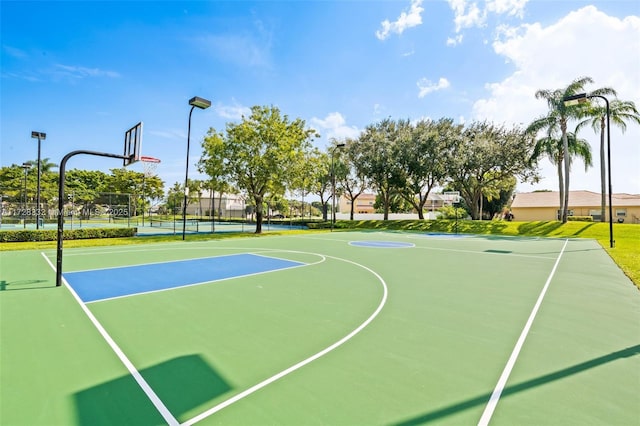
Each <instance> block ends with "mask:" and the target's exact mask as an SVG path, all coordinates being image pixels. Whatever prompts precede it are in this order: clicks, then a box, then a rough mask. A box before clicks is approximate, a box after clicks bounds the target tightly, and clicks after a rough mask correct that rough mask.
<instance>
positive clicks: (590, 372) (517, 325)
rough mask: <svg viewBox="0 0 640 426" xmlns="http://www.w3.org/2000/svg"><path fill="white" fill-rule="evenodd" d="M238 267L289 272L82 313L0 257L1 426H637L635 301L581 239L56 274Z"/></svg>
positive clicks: (267, 244) (101, 251) (149, 263)
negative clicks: (257, 264) (273, 266)
mask: <svg viewBox="0 0 640 426" xmlns="http://www.w3.org/2000/svg"><path fill="white" fill-rule="evenodd" d="M247 254H249V255H256V256H260V257H261V258H265V259H266V261H267V263H268V261H269V259H273V260H274V261H278V262H283V261H284V262H287V261H291V262H295V265H294V266H293V267H289V268H284V269H277V270H271V271H265V272H259V273H247V274H244V273H243V272H242V268H243V267H244V266H243V265H242V264H239V265H228V266H229V267H230V268H231V269H232V270H233V271H236V270H238V271H239V272H238V273H237V274H236V275H234V276H230V277H225V278H216V277H214V275H215V273H216V271H213V272H211V273H212V274H213V275H211V277H212V278H211V280H202V279H200V281H199V282H197V283H194V284H195V285H188V286H183V287H179V288H172V289H164V290H162V291H148V290H145V292H143V293H139V294H131V295H127V296H121V297H113V298H105V299H102V300H95V301H92V302H87V303H83V302H81V301H80V300H81V299H80V298H79V297H77V296H76V294H75V291H74V290H72V287H71V286H70V285H68V284H67V283H66V282H65V284H64V285H63V286H62V287H55V272H54V266H53V265H55V250H47V251H44V252H39V251H8V252H0V332H1V334H0V345H1V348H2V350H1V354H0V424H1V425H126V424H130V425H159V424H173V425H177V424H185V425H191V424H198V425H316V424H317V425H418V424H438V425H439V424H447V425H475V424H491V425H604V424H606V425H640V293H639V292H638V290H637V288H636V287H635V286H634V285H633V284H632V283H631V282H630V280H629V279H628V278H627V277H625V276H624V274H623V273H622V272H621V271H620V270H619V269H618V267H617V266H616V265H615V264H614V263H613V261H612V260H611V259H610V258H609V256H608V255H607V254H606V252H605V251H604V250H603V249H602V247H601V246H600V245H598V243H597V242H595V241H593V240H579V239H571V240H566V239H538V238H513V237H487V236H464V237H462V236H460V237H457V236H454V235H428V234H419V233H402V232H333V233H328V232H325V233H311V232H310V233H308V234H296V235H290V236H286V235H284V236H265V237H261V238H236V239H228V240H217V241H203V242H190V241H186V242H179V243H165V244H142V245H135V246H111V247H96V248H81V249H65V251H64V263H63V272H64V274H66V275H67V276H68V277H71V276H72V275H75V274H72V273H75V272H81V271H98V274H97V275H98V276H100V275H101V274H102V273H101V272H100V271H104V274H105V276H107V275H106V274H108V273H109V274H110V273H112V272H113V271H114V270H115V269H113V268H122V267H126V266H136V265H138V266H139V265H144V268H147V269H144V268H131V269H124V270H117V271H125V273H128V271H131V274H139V275H135V279H133V281H132V284H130V286H131V287H132V288H133V290H135V288H136V286H137V285H138V284H137V283H145V284H148V283H153V282H155V281H160V280H161V278H162V280H163V281H167V280H169V281H171V280H172V279H173V278H172V277H173V275H171V274H173V273H175V280H176V282H178V281H180V280H184V279H187V281H188V277H189V275H190V274H192V273H193V272H194V271H193V269H194V267H193V266H189V265H195V264H198V265H200V264H201V263H194V262H196V260H197V262H205V264H206V262H208V259H212V260H211V262H213V261H214V260H215V259H218V260H220V259H219V258H220V256H229V257H228V258H223V259H225V260H226V259H234V258H235V257H234V256H230V255H247ZM238 258H239V259H242V257H238ZM246 258H247V259H251V256H247V257H246ZM180 260H184V261H185V262H176V263H169V262H175V261H180ZM186 261H193V262H186ZM167 265H170V269H171V272H170V273H167V272H164V273H162V272H153V271H161V270H162V269H161V268H162V267H166V266H167ZM173 265H175V267H174V266H173ZM181 265H182V266H181ZM245 266H248V265H245ZM181 268H183V269H181ZM198 268H200V267H198ZM233 268H236V269H233ZM173 269H175V271H173ZM214 269H215V268H214ZM136 271H138V272H136ZM140 271H146V272H144V273H142V272H140ZM149 271H151V272H149ZM196 272H199V273H202V272H203V270H199V271H196ZM234 273H235V272H234ZM196 275H197V274H196ZM78 276H80V277H83V276H85V275H84V274H78ZM86 276H95V275H89V274H87V275H86ZM195 279H196V278H194V280H195ZM69 283H70V284H71V285H75V284H73V283H72V280H71V279H69ZM85 283H86V281H85ZM88 284H90V285H93V281H90V282H88ZM96 285H98V284H96ZM99 285H109V284H108V283H107V284H105V283H101V284H99ZM127 286H129V284H127Z"/></svg>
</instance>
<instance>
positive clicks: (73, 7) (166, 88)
mask: <svg viewBox="0 0 640 426" xmlns="http://www.w3.org/2000/svg"><path fill="white" fill-rule="evenodd" d="M0 19H1V30H0V31H1V40H0V42H1V49H2V50H1V63H0V65H1V80H0V84H1V87H0V88H1V92H0V96H1V99H0V101H1V111H0V126H1V129H0V141H1V145H0V147H1V150H0V164H1V165H2V166H8V165H11V164H13V163H16V164H21V163H22V162H24V161H27V160H33V159H35V158H36V154H37V142H36V141H35V140H34V139H31V137H30V136H31V131H32V130H36V131H42V132H46V133H47V139H46V140H45V141H43V143H42V157H45V158H49V159H50V161H52V162H54V163H59V162H60V160H61V159H62V157H63V156H64V155H65V154H66V153H68V152H70V151H73V150H76V149H88V150H95V151H100V152H113V153H120V152H121V151H122V144H123V137H124V132H125V130H127V129H128V128H130V127H131V126H133V125H134V124H136V123H137V122H139V121H143V122H144V139H143V142H144V143H143V155H149V156H154V157H158V158H160V159H161V160H162V164H161V165H160V167H159V168H158V174H159V176H160V177H161V178H162V179H163V180H164V181H165V184H166V186H167V187H169V186H172V185H173V183H174V182H183V181H184V168H185V157H186V138H187V119H188V113H189V108H190V107H189V105H188V100H189V99H190V98H191V97H193V96H200V97H204V98H207V99H210V100H211V101H212V107H211V108H209V109H207V110H205V111H200V110H196V111H194V113H193V118H192V129H191V132H192V133H191V153H190V159H191V161H190V167H189V169H190V178H203V176H202V175H199V174H198V173H197V171H196V168H195V163H196V162H197V160H198V159H199V157H200V153H201V149H200V142H201V140H202V137H203V136H204V135H205V133H206V131H207V129H208V128H209V127H214V128H216V129H223V128H224V126H225V123H227V122H229V121H235V120H238V119H239V118H240V116H241V114H243V113H245V114H246V113H247V111H248V109H249V107H251V106H252V105H276V106H278V107H279V108H280V109H281V111H282V112H283V113H284V114H287V115H289V116H290V117H292V118H295V117H300V118H302V119H304V120H306V123H307V125H308V126H309V127H312V128H314V129H316V130H318V131H319V133H320V134H321V135H322V137H321V138H319V139H317V140H315V141H314V143H315V144H316V145H318V146H319V147H321V148H322V147H326V146H327V145H328V140H329V138H331V137H336V138H341V137H355V136H357V135H358V133H359V131H360V130H362V129H363V128H364V127H365V126H367V125H368V124H371V123H374V122H376V121H379V120H381V119H383V118H386V117H392V118H410V119H413V120H418V119H420V118H432V119H438V118H441V117H451V118H453V119H455V120H456V121H457V122H466V123H468V122H470V121H472V120H483V119H488V120H491V121H494V122H497V123H507V124H510V123H523V124H527V123H529V122H530V121H532V120H533V119H535V118H536V117H538V116H539V115H541V114H544V113H545V112H546V105H545V103H544V102H543V101H540V100H536V99H535V97H534V93H535V91H536V90H538V89H556V88H560V87H564V86H565V85H566V84H568V83H569V82H570V81H571V80H573V79H574V78H577V77H581V76H590V77H592V78H593V79H594V80H595V84H594V85H593V86H592V87H591V88H596V87H602V86H611V87H613V88H615V89H616V90H617V91H618V95H619V97H620V98H621V99H624V100H631V101H634V102H635V103H636V105H638V106H640V5H639V3H638V2H636V1H633V0H606V1H592V2H589V1H555V0H554V1H552V0H488V1H466V0H449V1H444V0H442V1H426V0H422V1H420V0H406V1H405V0H397V1H356V0H353V1H280V2H276V1H266V0H265V1H257V2H252V1H225V2H221V1H211V2H209V1H180V2H172V1H122V2H118V1H75V2H63V1H45V2H36V1H6V0H2V1H1V2H0ZM638 127H639V126H630V127H629V128H628V129H627V131H626V133H624V134H622V133H621V132H620V131H619V130H618V129H613V130H612V133H611V139H612V164H613V167H612V174H613V189H614V192H629V193H640V172H639V171H638V170H639V168H640V129H639V128H638ZM581 136H582V137H584V138H585V139H587V140H588V141H589V142H591V143H592V145H593V151H594V166H595V167H594V168H592V169H590V170H589V171H588V172H585V171H584V166H583V165H582V164H581V163H580V162H577V163H575V164H574V166H573V171H574V172H573V174H572V185H571V186H572V189H585V190H591V191H595V192H598V191H599V187H600V184H599V171H598V170H599V159H598V143H599V138H598V137H597V136H596V135H595V134H594V133H593V132H592V131H591V130H585V131H584V132H583V133H581ZM120 166H121V162H119V161H118V160H114V159H106V158H98V157H87V156H78V157H74V158H73V159H72V160H70V162H69V163H68V165H67V167H68V169H72V168H87V169H99V170H104V171H108V170H109V169H111V168H118V167H120ZM132 167H133V169H134V170H137V171H142V167H141V166H140V165H134V166H132ZM541 171H542V174H543V176H544V177H545V178H544V179H543V180H542V181H541V182H539V183H537V184H535V185H528V184H519V186H518V190H519V191H530V190H533V189H551V190H557V186H558V185H557V177H556V174H555V167H553V166H551V165H550V164H548V162H546V161H545V162H543V163H542V169H541Z"/></svg>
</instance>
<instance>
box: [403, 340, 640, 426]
mask: <svg viewBox="0 0 640 426" xmlns="http://www.w3.org/2000/svg"><path fill="white" fill-rule="evenodd" d="M635 355H640V345H636V346H631V347H628V348H626V349H623V350H620V351H616V352H612V353H610V354H608V355H604V356H601V357H598V358H594V359H591V360H589V361H586V362H582V363H580V364H576V365H574V366H572V367H568V368H564V369H562V370H558V371H555V372H553V373H550V374H546V375H544V376H540V377H538V378H535V379H531V380H527V381H526V382H522V383H517V384H515V385H511V386H507V387H506V388H505V389H504V390H503V391H502V396H501V398H504V397H506V396H509V395H512V394H515V393H518V392H522V391H524V390H527V389H530V388H533V387H536V386H541V385H544V384H546V383H549V382H553V381H555V380H560V379H563V378H565V377H567V376H571V375H573V374H578V373H581V372H583V371H585V370H589V369H591V368H595V367H598V366H600V365H603V364H606V363H608V362H612V361H615V360H617V359H620V358H629V357H632V356H635ZM490 397H491V392H489V393H486V394H484V395H480V396H477V397H475V398H471V399H467V400H466V401H462V402H459V403H456V404H453V405H449V406H448V407H444V408H441V409H439V410H435V411H431V412H428V413H425V414H423V415H421V416H417V417H414V418H412V419H408V420H405V421H402V422H399V423H395V424H394V425H395V426H412V425H421V424H425V423H429V422H432V421H435V420H438V419H440V418H442V417H446V416H450V415H452V414H455V413H457V412H460V411H464V410H468V409H470V408H473V407H476V406H479V405H485V404H487V402H488V401H489V398H490Z"/></svg>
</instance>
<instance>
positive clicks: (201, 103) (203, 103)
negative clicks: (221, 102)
mask: <svg viewBox="0 0 640 426" xmlns="http://www.w3.org/2000/svg"><path fill="white" fill-rule="evenodd" d="M189 105H191V110H190V111H189V127H188V130H187V166H186V167H185V176H184V205H183V206H182V240H183V241H184V236H185V233H186V232H187V194H188V192H187V191H188V189H187V185H188V183H189V142H190V139H191V114H192V113H193V109H194V108H196V107H197V108H200V109H207V108H209V107H210V106H211V101H209V100H207V99H204V98H199V97H198V96H194V97H193V98H191V99H189Z"/></svg>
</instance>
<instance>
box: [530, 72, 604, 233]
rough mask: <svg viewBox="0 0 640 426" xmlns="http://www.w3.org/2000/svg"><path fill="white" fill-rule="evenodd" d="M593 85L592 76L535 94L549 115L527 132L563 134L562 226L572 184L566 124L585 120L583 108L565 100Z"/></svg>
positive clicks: (541, 118) (535, 121)
mask: <svg viewBox="0 0 640 426" xmlns="http://www.w3.org/2000/svg"><path fill="white" fill-rule="evenodd" d="M588 83H593V79H592V78H591V77H580V78H577V79H575V80H573V81H572V82H571V83H570V84H569V85H568V86H567V87H565V88H562V89H555V90H538V91H537V92H536V94H535V96H536V99H544V100H545V101H547V105H548V106H549V112H548V113H547V115H545V116H542V117H539V118H537V119H536V120H534V121H533V122H532V123H531V124H530V125H529V127H528V128H527V130H526V132H527V133H529V134H534V135H535V134H537V133H538V132H539V131H541V130H544V129H546V130H547V136H549V137H551V136H553V135H554V134H556V133H557V132H558V131H560V134H561V138H562V151H563V156H562V162H563V164H564V184H563V185H561V186H560V210H561V212H562V216H561V220H562V223H566V221H567V213H568V210H569V208H568V204H569V182H570V179H569V177H570V174H569V170H570V169H571V153H570V151H569V144H568V140H567V123H568V121H569V120H570V119H581V118H583V117H584V105H565V103H564V99H565V98H567V97H569V96H572V95H576V94H579V93H583V92H585V90H584V86H585V85H586V84H588ZM590 94H591V95H615V94H616V92H615V90H613V89H611V88H601V89H596V90H594V91H592V92H591V93H590Z"/></svg>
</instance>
